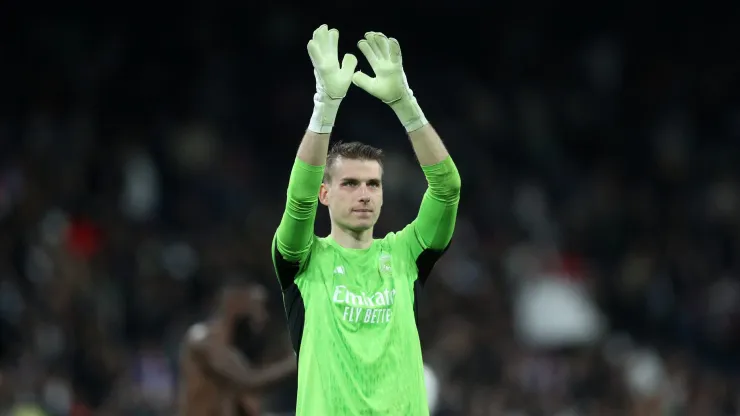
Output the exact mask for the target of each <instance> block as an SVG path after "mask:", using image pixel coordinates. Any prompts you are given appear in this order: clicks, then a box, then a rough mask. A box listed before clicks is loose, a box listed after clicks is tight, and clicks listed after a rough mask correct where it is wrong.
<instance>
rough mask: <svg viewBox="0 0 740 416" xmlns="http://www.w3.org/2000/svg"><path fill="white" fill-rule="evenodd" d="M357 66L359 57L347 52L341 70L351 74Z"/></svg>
mask: <svg viewBox="0 0 740 416" xmlns="http://www.w3.org/2000/svg"><path fill="white" fill-rule="evenodd" d="M355 68H357V57H356V56H354V55H352V54H351V53H348V54H345V55H344V58H343V59H342V68H341V71H342V72H343V73H345V74H346V75H350V74H351V73H353V72H355Z"/></svg>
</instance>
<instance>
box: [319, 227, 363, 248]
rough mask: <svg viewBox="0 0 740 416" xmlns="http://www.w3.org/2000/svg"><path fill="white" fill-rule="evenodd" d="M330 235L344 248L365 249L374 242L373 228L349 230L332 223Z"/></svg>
mask: <svg viewBox="0 0 740 416" xmlns="http://www.w3.org/2000/svg"><path fill="white" fill-rule="evenodd" d="M329 236H330V237H331V238H332V239H333V240H334V241H336V242H337V244H339V245H340V246H342V247H344V248H351V249H365V248H369V247H370V246H371V245H372V244H373V229H372V228H370V229H367V230H362V231H354V230H347V229H344V228H342V227H340V226H338V225H332V227H331V234H329Z"/></svg>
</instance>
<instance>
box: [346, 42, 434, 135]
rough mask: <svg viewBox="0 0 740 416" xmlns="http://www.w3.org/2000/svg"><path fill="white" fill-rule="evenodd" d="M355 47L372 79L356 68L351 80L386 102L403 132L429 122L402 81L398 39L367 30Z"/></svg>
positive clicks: (403, 80)
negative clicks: (364, 61) (372, 75)
mask: <svg viewBox="0 0 740 416" xmlns="http://www.w3.org/2000/svg"><path fill="white" fill-rule="evenodd" d="M357 47H359V48H360V50H361V51H362V53H363V54H364V55H365V58H367V61H368V63H370V66H371V67H372V69H373V72H374V73H375V78H371V77H369V76H368V75H366V74H364V73H362V72H361V71H357V72H355V74H354V75H353V76H352V82H353V83H354V84H355V85H357V86H358V87H360V88H362V89H363V90H365V91H367V92H368V93H370V94H371V95H373V96H375V97H376V98H379V99H380V100H382V101H383V102H384V103H386V104H388V105H390V106H391V108H392V109H393V111H395V113H396V115H397V116H398V119H399V120H401V123H402V124H403V126H404V127H405V128H406V131H407V132H412V131H414V130H418V129H420V128H422V127H423V126H424V125H426V124H427V123H429V122H428V121H427V119H426V117H424V113H423V112H422V111H421V108H420V107H419V104H418V103H417V102H416V98H415V97H414V93H413V91H411V88H409V85H408V82H407V81H406V74H405V73H404V72H403V64H402V59H401V45H399V44H398V41H397V40H396V39H393V38H390V39H388V38H387V37H386V36H385V35H384V34H382V33H377V32H368V33H366V34H365V39H363V40H361V41H359V42H358V43H357Z"/></svg>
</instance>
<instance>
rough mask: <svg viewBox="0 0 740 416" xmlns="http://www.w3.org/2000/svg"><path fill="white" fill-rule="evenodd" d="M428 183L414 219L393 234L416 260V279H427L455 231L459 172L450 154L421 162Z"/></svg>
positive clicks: (417, 280) (458, 201)
mask: <svg viewBox="0 0 740 416" xmlns="http://www.w3.org/2000/svg"><path fill="white" fill-rule="evenodd" d="M422 169H423V170H424V175H425V176H426V178H427V182H428V187H427V191H426V192H425V193H424V198H423V199H422V201H421V207H420V208H419V214H418V215H417V216H416V219H415V220H414V221H412V222H411V223H410V224H409V225H407V226H406V227H405V228H404V229H403V230H401V231H400V232H399V233H398V234H397V236H396V242H397V244H399V245H401V246H402V247H404V249H403V250H405V251H406V252H407V253H408V255H410V256H411V259H412V261H413V262H414V263H415V264H416V271H417V273H416V275H415V276H414V278H415V281H416V282H418V283H420V284H421V285H422V286H423V285H424V284H425V283H426V280H427V278H428V277H429V275H430V273H431V271H432V268H433V267H434V265H435V264H436V262H437V260H439V259H440V258H441V257H442V255H443V254H444V253H445V251H446V250H447V247H448V246H449V244H450V241H451V240H452V234H453V233H454V231H455V221H456V220H457V207H458V205H459V203H460V174H459V173H458V171H457V167H456V166H455V163H454V162H453V161H452V159H451V158H450V157H447V158H446V159H444V160H443V161H441V162H439V163H436V164H434V165H428V166H422Z"/></svg>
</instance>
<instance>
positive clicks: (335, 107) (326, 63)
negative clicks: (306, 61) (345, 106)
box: [308, 25, 357, 133]
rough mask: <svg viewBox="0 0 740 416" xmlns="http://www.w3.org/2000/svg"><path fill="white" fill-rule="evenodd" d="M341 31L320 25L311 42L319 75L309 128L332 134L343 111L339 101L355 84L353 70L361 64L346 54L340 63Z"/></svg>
mask: <svg viewBox="0 0 740 416" xmlns="http://www.w3.org/2000/svg"><path fill="white" fill-rule="evenodd" d="M338 44H339V31H338V30H336V29H331V30H330V29H328V27H327V26H326V25H321V26H319V28H318V29H316V30H315V31H314V32H313V38H312V39H311V40H309V41H308V56H310V57H311V63H313V68H314V70H313V73H314V76H315V77H316V94H314V96H313V102H314V108H313V114H312V115H311V121H310V122H309V124H308V130H310V131H312V132H315V133H331V130H332V128H333V127H334V121H335V120H336V117H337V112H338V111H339V104H340V103H341V102H342V98H344V96H345V95H346V94H347V90H348V89H349V86H350V85H351V83H352V73H353V72H354V71H355V68H356V67H357V58H355V56H354V55H352V54H346V55H344V58H343V59H342V66H341V67H340V66H339V54H338V52H337V47H338Z"/></svg>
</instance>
